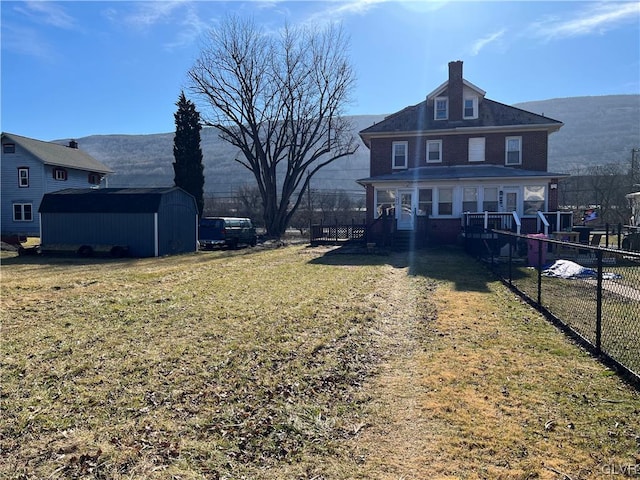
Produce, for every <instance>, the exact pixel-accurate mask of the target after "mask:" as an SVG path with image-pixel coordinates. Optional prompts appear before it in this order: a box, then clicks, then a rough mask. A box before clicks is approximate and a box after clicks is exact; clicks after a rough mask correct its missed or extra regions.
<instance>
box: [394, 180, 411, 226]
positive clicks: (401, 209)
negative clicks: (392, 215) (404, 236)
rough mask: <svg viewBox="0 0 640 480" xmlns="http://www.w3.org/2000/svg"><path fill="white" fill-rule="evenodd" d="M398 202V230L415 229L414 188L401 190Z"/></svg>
mask: <svg viewBox="0 0 640 480" xmlns="http://www.w3.org/2000/svg"><path fill="white" fill-rule="evenodd" d="M396 202H397V205H396V212H397V214H396V215H397V220H398V230H413V222H414V216H415V212H414V208H413V190H399V191H398V197H397V200H396Z"/></svg>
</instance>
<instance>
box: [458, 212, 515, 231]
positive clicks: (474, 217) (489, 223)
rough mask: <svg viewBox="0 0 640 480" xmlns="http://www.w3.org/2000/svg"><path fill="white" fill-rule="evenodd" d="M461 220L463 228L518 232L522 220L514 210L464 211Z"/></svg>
mask: <svg viewBox="0 0 640 480" xmlns="http://www.w3.org/2000/svg"><path fill="white" fill-rule="evenodd" d="M462 222H463V223H462V226H463V227H464V228H469V227H472V228H473V227H476V228H480V227H481V228H482V229H483V230H490V229H491V230H509V231H515V232H516V233H518V234H519V233H520V230H521V228H522V222H521V221H520V217H519V216H518V214H517V213H516V212H475V213H472V212H465V213H463V215H462Z"/></svg>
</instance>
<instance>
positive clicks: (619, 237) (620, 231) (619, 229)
mask: <svg viewBox="0 0 640 480" xmlns="http://www.w3.org/2000/svg"><path fill="white" fill-rule="evenodd" d="M621 245H622V224H621V223H619V224H618V250H620V247H621Z"/></svg>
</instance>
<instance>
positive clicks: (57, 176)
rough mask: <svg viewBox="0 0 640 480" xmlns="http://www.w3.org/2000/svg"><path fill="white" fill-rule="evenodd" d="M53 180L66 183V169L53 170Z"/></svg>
mask: <svg viewBox="0 0 640 480" xmlns="http://www.w3.org/2000/svg"><path fill="white" fill-rule="evenodd" d="M53 179H54V180H61V181H64V180H66V179H67V171H66V170H65V169H64V168H54V169H53Z"/></svg>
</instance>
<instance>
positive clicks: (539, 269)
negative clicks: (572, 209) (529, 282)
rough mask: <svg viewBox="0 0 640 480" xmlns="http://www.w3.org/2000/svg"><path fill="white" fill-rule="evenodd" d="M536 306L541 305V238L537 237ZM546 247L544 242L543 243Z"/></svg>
mask: <svg viewBox="0 0 640 480" xmlns="http://www.w3.org/2000/svg"><path fill="white" fill-rule="evenodd" d="M537 241H538V306H539V307H541V306H542V239H540V238H538V239H537ZM545 247H546V244H545Z"/></svg>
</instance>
